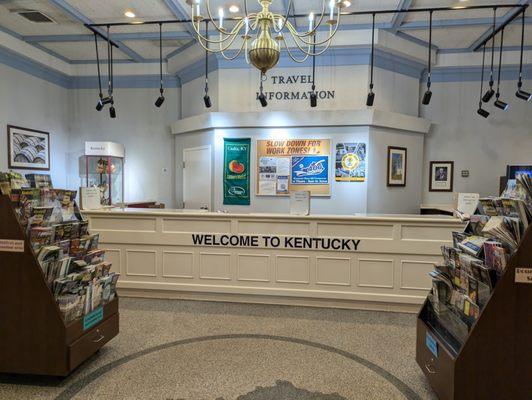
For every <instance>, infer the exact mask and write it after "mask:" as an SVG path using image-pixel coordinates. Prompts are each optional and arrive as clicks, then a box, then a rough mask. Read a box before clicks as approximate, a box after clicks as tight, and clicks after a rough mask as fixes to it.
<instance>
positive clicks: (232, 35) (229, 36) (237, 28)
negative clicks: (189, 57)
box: [192, 20, 244, 45]
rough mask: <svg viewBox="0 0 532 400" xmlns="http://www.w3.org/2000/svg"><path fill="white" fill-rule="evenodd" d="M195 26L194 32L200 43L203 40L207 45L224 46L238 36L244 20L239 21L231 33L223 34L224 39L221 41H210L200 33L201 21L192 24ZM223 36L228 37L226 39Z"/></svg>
mask: <svg viewBox="0 0 532 400" xmlns="http://www.w3.org/2000/svg"><path fill="white" fill-rule="evenodd" d="M192 25H193V26H194V31H195V32H196V35H197V39H198V41H201V40H203V41H204V42H206V43H211V44H220V45H221V44H222V43H225V42H226V41H227V40H229V39H233V40H234V38H235V37H236V36H237V34H238V32H239V31H240V30H241V29H242V26H243V25H244V20H241V21H238V23H237V24H236V25H235V26H234V28H233V29H232V30H231V32H226V33H223V34H222V35H221V36H220V37H221V38H222V39H220V40H214V39H208V38H207V37H205V36H203V35H202V33H201V31H200V21H197V22H194V23H193V24H192ZM223 35H226V36H225V37H224V36H223Z"/></svg>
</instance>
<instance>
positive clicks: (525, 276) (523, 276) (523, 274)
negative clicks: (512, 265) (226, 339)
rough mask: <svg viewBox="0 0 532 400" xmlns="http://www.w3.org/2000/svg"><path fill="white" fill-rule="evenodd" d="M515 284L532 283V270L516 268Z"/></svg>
mask: <svg viewBox="0 0 532 400" xmlns="http://www.w3.org/2000/svg"><path fill="white" fill-rule="evenodd" d="M515 283H532V268H516V269H515Z"/></svg>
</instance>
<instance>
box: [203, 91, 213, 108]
mask: <svg viewBox="0 0 532 400" xmlns="http://www.w3.org/2000/svg"><path fill="white" fill-rule="evenodd" d="M203 102H204V103H205V107H207V108H211V107H212V103H211V97H210V96H209V95H208V94H206V95H205V96H203Z"/></svg>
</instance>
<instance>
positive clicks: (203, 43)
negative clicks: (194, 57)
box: [198, 35, 246, 53]
mask: <svg viewBox="0 0 532 400" xmlns="http://www.w3.org/2000/svg"><path fill="white" fill-rule="evenodd" d="M236 38H237V35H234V36H228V37H227V38H226V39H230V40H229V42H228V43H226V44H225V46H223V47H222V43H224V42H218V43H213V42H210V41H207V40H203V39H200V38H199V37H198V43H199V44H200V46H201V47H203V49H204V50H206V51H208V52H209V53H220V52H224V51H227V50H228V49H229V48H230V47H231V46H232V45H233V43H234V41H235V40H236ZM245 42H246V40H244V43H245ZM209 44H219V45H220V48H216V49H211V48H209Z"/></svg>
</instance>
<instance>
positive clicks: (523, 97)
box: [515, 10, 532, 101]
mask: <svg viewBox="0 0 532 400" xmlns="http://www.w3.org/2000/svg"><path fill="white" fill-rule="evenodd" d="M521 18H522V23H521V57H520V60H519V81H518V82H517V92H515V95H516V96H517V98H519V99H521V100H525V101H530V100H531V99H532V94H530V93H528V92H527V91H526V90H523V89H522V87H523V50H524V46H525V11H524V10H523V14H522V16H521Z"/></svg>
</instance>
